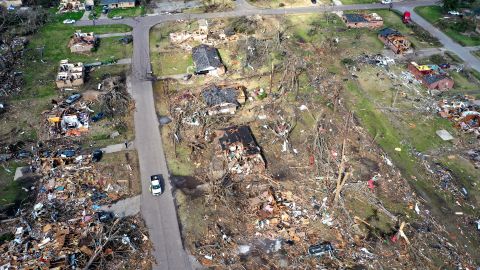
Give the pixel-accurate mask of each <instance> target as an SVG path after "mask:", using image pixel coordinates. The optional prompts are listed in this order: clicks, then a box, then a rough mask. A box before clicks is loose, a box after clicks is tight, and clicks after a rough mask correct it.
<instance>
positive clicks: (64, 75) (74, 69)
mask: <svg viewBox="0 0 480 270" xmlns="http://www.w3.org/2000/svg"><path fill="white" fill-rule="evenodd" d="M84 75H85V69H84V66H83V63H69V62H68V60H62V61H60V67H59V68H58V73H57V79H56V80H55V83H56V84H57V87H58V88H65V87H75V86H80V85H82V84H83V78H84Z"/></svg>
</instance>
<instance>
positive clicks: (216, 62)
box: [192, 44, 225, 76]
mask: <svg viewBox="0 0 480 270" xmlns="http://www.w3.org/2000/svg"><path fill="white" fill-rule="evenodd" d="M192 57H193V62H194V64H195V74H210V75H214V76H221V75H223V74H225V66H224V65H223V64H222V61H221V60H220V55H219V54H218V50H217V49H216V48H214V47H212V46H208V45H205V44H202V45H199V46H197V47H194V48H193V49H192Z"/></svg>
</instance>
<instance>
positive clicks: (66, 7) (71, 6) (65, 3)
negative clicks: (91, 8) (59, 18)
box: [58, 0, 85, 12]
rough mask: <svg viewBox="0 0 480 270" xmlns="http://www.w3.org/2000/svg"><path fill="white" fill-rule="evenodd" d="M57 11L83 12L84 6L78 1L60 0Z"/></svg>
mask: <svg viewBox="0 0 480 270" xmlns="http://www.w3.org/2000/svg"><path fill="white" fill-rule="evenodd" d="M58 10H59V11H60V12H69V11H77V10H85V5H84V4H83V3H82V2H81V1H80V0H61V1H60V5H59V7H58Z"/></svg>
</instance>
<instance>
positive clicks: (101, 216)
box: [97, 211, 115, 222]
mask: <svg viewBox="0 0 480 270" xmlns="http://www.w3.org/2000/svg"><path fill="white" fill-rule="evenodd" d="M114 217H115V215H114V214H113V213H112V212H106V211H100V212H97V219H98V221H100V222H109V221H110V220H112V219H113V218H114Z"/></svg>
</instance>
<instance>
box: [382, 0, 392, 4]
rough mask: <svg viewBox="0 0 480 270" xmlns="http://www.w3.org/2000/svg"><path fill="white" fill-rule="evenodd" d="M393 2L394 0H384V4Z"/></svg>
mask: <svg viewBox="0 0 480 270" xmlns="http://www.w3.org/2000/svg"><path fill="white" fill-rule="evenodd" d="M391 3H392V0H382V4H384V5H389V4H391Z"/></svg>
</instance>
